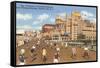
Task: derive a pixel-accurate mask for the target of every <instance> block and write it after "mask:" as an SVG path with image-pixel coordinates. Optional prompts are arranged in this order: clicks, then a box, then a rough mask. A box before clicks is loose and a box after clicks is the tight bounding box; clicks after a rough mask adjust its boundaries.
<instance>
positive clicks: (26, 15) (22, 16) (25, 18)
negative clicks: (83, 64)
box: [17, 13, 32, 20]
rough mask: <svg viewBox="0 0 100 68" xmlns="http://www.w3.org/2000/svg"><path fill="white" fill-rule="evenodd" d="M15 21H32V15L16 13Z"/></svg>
mask: <svg viewBox="0 0 100 68" xmlns="http://www.w3.org/2000/svg"><path fill="white" fill-rule="evenodd" d="M17 19H22V20H29V19H32V14H21V13H17Z"/></svg>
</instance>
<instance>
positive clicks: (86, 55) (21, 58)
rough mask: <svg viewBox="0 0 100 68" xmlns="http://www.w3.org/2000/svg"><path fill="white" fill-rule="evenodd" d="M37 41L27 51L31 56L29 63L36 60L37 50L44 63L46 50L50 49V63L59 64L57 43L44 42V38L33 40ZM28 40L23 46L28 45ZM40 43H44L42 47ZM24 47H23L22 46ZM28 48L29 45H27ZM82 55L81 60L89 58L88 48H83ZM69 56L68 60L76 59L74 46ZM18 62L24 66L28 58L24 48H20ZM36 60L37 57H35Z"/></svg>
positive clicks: (58, 46)
mask: <svg viewBox="0 0 100 68" xmlns="http://www.w3.org/2000/svg"><path fill="white" fill-rule="evenodd" d="M35 39H37V41H36V40H35V42H34V41H32V42H34V44H32V46H31V48H30V49H29V51H30V54H31V58H32V60H31V61H34V60H35V59H36V54H35V52H36V51H37V50H39V48H41V49H40V50H41V57H42V58H41V59H42V62H43V63H46V61H47V60H48V51H47V50H48V49H47V48H51V49H53V50H54V52H52V53H53V56H52V58H53V59H52V63H59V62H60V59H61V55H60V53H61V52H60V51H61V49H62V48H61V46H60V45H59V44H58V43H57V42H51V41H49V40H45V38H35ZM29 42H30V41H29V38H28V40H27V39H25V44H26V45H27V44H28V43H29ZM42 43H44V44H43V45H41V44H42ZM23 46H24V45H23ZM28 46H29V45H28ZM28 46H26V47H28ZM64 47H65V48H66V49H67V48H68V45H67V44H65V45H64ZM83 50H84V51H83V53H82V57H83V58H89V48H88V47H84V49H83ZM70 51H71V55H70V58H72V59H76V57H77V47H76V46H74V45H73V46H71V50H70ZM19 52H20V53H19V62H20V65H24V64H25V63H26V59H27V58H28V57H26V56H25V53H26V50H25V49H24V48H22V49H21V50H20V51H19ZM37 58H38V57H37Z"/></svg>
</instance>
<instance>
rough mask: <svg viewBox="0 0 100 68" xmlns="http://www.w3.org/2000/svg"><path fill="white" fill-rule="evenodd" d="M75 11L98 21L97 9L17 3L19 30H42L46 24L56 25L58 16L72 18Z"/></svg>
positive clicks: (85, 17)
mask: <svg viewBox="0 0 100 68" xmlns="http://www.w3.org/2000/svg"><path fill="white" fill-rule="evenodd" d="M73 11H78V12H80V13H81V15H82V17H83V18H84V19H88V20H93V21H96V8H95V7H82V6H81V7H80V6H63V5H44V4H29V3H17V4H16V26H17V30H30V29H32V30H41V28H42V26H43V25H44V24H55V18H56V16H57V15H59V16H61V17H65V16H66V15H67V16H70V15H71V12H73Z"/></svg>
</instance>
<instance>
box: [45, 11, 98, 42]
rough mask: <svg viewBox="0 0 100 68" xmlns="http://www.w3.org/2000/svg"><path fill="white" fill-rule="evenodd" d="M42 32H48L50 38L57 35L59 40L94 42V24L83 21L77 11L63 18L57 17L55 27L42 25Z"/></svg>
mask: <svg viewBox="0 0 100 68" xmlns="http://www.w3.org/2000/svg"><path fill="white" fill-rule="evenodd" d="M52 30H53V31H52ZM43 31H45V32H47V31H49V34H50V35H51V36H55V34H56V35H58V37H59V38H58V39H60V40H67V41H76V40H96V23H95V22H94V23H93V22H91V21H89V20H84V19H83V18H82V16H81V14H80V12H77V11H75V12H72V13H71V15H70V16H67V15H66V17H65V18H62V17H60V16H57V17H56V20H55V26H54V25H50V24H49V26H48V25H44V26H43ZM50 32H51V33H50ZM63 38H65V39H63Z"/></svg>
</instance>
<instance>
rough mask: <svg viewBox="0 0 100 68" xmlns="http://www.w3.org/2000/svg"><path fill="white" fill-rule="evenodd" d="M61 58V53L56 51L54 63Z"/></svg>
mask: <svg viewBox="0 0 100 68" xmlns="http://www.w3.org/2000/svg"><path fill="white" fill-rule="evenodd" d="M59 60H60V57H59V53H55V54H54V60H53V63H58V62H59Z"/></svg>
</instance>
